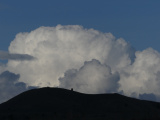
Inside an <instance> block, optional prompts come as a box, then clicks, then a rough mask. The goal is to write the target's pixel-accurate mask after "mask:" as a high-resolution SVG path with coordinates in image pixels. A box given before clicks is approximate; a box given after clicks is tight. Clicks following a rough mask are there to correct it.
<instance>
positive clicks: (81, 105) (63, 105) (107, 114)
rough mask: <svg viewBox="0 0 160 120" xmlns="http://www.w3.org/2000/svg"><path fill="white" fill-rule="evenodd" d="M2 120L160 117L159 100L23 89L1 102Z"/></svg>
mask: <svg viewBox="0 0 160 120" xmlns="http://www.w3.org/2000/svg"><path fill="white" fill-rule="evenodd" d="M0 119H3V120H5V119H6V120H8V119H11V120H18V119H19V120H32V119H33V120H36V119H37V120H50V119H55V120H70V119H74V120H81V119H86V120H99V119H101V120H103V119H111V120H114V119H117V120H118V119H123V120H125V119H126V120H134V119H135V120H137V119H147V120H148V119H151V120H152V119H154V120H156V119H157V120H158V119H160V103H156V102H150V101H144V100H138V99H134V98H129V97H126V96H122V95H119V94H82V93H78V92H75V91H71V90H66V89H62V88H40V89H33V90H29V91H27V92H24V93H22V94H20V95H18V96H16V97H14V98H12V99H10V100H9V101H7V102H5V103H2V104H1V105H0Z"/></svg>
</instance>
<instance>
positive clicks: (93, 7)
mask: <svg viewBox="0 0 160 120" xmlns="http://www.w3.org/2000/svg"><path fill="white" fill-rule="evenodd" d="M159 5H160V1H159V0H154V1H151V0H134V1H133V0H81V1H78V0H77V1H76V0H67V1H65V0H45V1H44V0H27V1H21V0H14V1H10V0H1V1H0V43H1V44H0V50H8V47H9V45H10V42H11V41H12V40H13V39H14V38H15V35H16V34H17V33H19V32H30V31H32V30H34V29H36V28H38V27H40V26H56V25H57V24H61V25H82V26H83V27H85V28H93V29H96V30H99V31H101V32H111V33H112V34H113V35H114V36H115V37H116V38H119V37H122V38H124V39H125V40H126V41H127V42H129V43H130V44H131V45H132V46H133V47H134V48H136V49H137V50H143V49H146V48H148V47H152V48H154V49H156V50H158V51H160V48H159V39H160V35H159V33H160V29H159V26H160V22H159V21H160V15H159V12H160V7H159Z"/></svg>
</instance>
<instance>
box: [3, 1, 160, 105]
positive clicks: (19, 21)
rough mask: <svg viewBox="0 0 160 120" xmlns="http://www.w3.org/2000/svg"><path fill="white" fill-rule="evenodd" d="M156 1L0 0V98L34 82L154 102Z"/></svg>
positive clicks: (159, 85) (159, 66) (158, 60)
mask: <svg viewBox="0 0 160 120" xmlns="http://www.w3.org/2000/svg"><path fill="white" fill-rule="evenodd" d="M159 6H160V1H159V0H154V1H151V0H134V1H133V0H81V1H76V0H45V1H44V0H32V1H31V0H27V1H22V0H14V1H10V0H1V1H0V95H1V96H2V97H1V98H3V99H0V102H3V101H5V100H7V99H9V98H11V97H13V96H15V95H17V94H18V93H20V92H23V91H25V90H28V89H31V88H35V87H46V86H51V87H53V86H54V87H57V86H58V87H63V88H68V89H70V88H74V90H76V91H80V92H84V93H106V92H107V93H112V92H118V93H121V94H124V95H127V96H131V97H136V98H141V99H147V100H153V101H160V93H159V91H160V47H159V40H160V29H159V27H160V22H159V21H160V15H159V13H160V7H159Z"/></svg>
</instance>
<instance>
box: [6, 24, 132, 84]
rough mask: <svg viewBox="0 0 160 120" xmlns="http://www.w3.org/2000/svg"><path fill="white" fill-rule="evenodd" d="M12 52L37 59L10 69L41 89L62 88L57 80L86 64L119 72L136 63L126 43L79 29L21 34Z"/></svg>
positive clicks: (11, 63)
mask: <svg viewBox="0 0 160 120" xmlns="http://www.w3.org/2000/svg"><path fill="white" fill-rule="evenodd" d="M9 52H10V53H18V54H29V55H31V56H34V57H36V58H37V60H36V61H21V62H18V61H9V62H8V64H7V66H8V70H9V71H11V72H14V73H16V74H20V75H21V77H20V81H22V82H25V83H27V84H29V85H34V86H41V87H44V86H59V80H58V79H59V78H60V77H63V75H64V73H65V72H66V71H67V70H68V69H72V68H73V69H79V68H80V67H81V66H82V65H83V63H84V62H85V61H90V60H92V59H97V60H99V61H100V62H101V63H102V64H107V65H108V66H110V67H111V68H112V71H113V72H116V71H117V70H118V69H121V68H123V67H126V66H127V65H130V64H132V62H133V59H134V49H133V48H132V47H131V46H130V45H129V44H128V43H127V42H125V41H124V40H123V39H116V38H115V37H114V36H113V35H112V34H111V33H101V32H99V31H97V30H94V29H85V28H83V27H82V26H78V25H68V26H61V25H58V26H56V27H40V28H38V29H36V30H34V31H31V32H30V33H19V34H17V35H16V37H15V39H14V40H13V41H12V42H11V44H10V47H9ZM15 68H16V69H15Z"/></svg>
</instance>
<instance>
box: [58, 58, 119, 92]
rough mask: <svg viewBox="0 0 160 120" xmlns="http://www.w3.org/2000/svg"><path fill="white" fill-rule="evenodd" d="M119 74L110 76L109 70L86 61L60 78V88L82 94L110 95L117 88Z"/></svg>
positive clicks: (98, 63)
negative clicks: (77, 68)
mask: <svg viewBox="0 0 160 120" xmlns="http://www.w3.org/2000/svg"><path fill="white" fill-rule="evenodd" d="M119 79H120V78H119V74H118V73H117V72H116V73H114V74H112V71H111V68H110V67H109V66H107V65H103V64H101V63H100V62H99V61H98V60H95V59H93V60H92V61H87V62H85V63H84V65H83V66H82V67H81V68H80V69H79V70H76V69H71V70H68V71H67V72H65V75H64V77H63V78H60V79H59V80H60V87H63V88H68V89H71V88H73V89H75V90H76V91H79V92H83V93H92V94H95V93H110V92H117V89H118V88H119V84H118V81H119Z"/></svg>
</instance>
